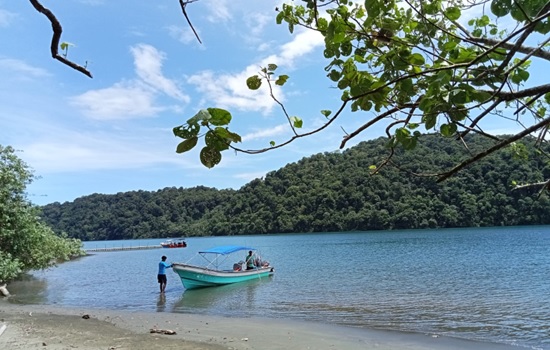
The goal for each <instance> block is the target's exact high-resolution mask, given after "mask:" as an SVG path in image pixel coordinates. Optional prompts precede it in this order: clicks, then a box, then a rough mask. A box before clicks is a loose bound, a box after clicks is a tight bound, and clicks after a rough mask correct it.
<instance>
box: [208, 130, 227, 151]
mask: <svg viewBox="0 0 550 350" xmlns="http://www.w3.org/2000/svg"><path fill="white" fill-rule="evenodd" d="M216 129H222V130H225V129H223V128H216ZM216 131H217V130H216ZM216 131H213V130H210V131H208V132H207V133H206V135H204V142H205V143H206V146H207V147H210V148H213V149H216V150H218V151H224V150H226V149H228V148H229V145H228V144H227V142H226V141H225V138H224V137H223V136H222V135H220V133H218V132H216Z"/></svg>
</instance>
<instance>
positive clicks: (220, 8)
mask: <svg viewBox="0 0 550 350" xmlns="http://www.w3.org/2000/svg"><path fill="white" fill-rule="evenodd" d="M205 5H206V7H207V9H208V12H209V14H208V15H207V16H206V19H207V20H208V21H210V22H213V23H217V22H226V21H229V20H230V19H231V13H230V11H229V0H216V1H207V2H205Z"/></svg>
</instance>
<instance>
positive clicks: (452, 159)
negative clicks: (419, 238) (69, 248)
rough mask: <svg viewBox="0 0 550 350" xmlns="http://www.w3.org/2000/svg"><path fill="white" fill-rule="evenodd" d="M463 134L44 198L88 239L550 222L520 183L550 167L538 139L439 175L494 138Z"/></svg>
mask: <svg viewBox="0 0 550 350" xmlns="http://www.w3.org/2000/svg"><path fill="white" fill-rule="evenodd" d="M503 137H505V136H503ZM465 141H466V145H467V147H465V145H464V144H463V143H462V142H461V141H455V142H449V138H443V137H441V136H438V135H427V137H425V138H423V139H422V140H421V141H419V143H418V145H417V147H416V149H415V150H414V151H406V150H392V149H391V147H388V144H387V139H384V138H379V139H375V140H371V141H365V142H362V143H360V144H358V145H357V146H355V147H352V148H350V149H347V150H345V151H343V152H339V151H338V152H326V153H322V154H316V155H313V156H310V157H306V158H303V159H301V160H300V161H298V162H295V163H290V164H288V165H286V166H284V167H283V168H281V169H279V170H276V171H273V172H270V173H268V174H266V176H265V177H264V178H262V179H255V180H253V181H251V182H250V183H248V184H246V185H244V186H243V187H242V188H240V189H239V190H230V189H229V190H217V189H214V188H207V187H195V188H187V189H184V188H175V187H171V188H164V189H161V190H158V191H153V192H150V191H131V192H124V193H118V194H114V195H105V194H92V195H89V196H85V197H81V198H78V199H76V200H75V201H73V202H65V203H58V202H56V203H52V204H48V205H46V206H43V207H42V208H41V209H42V217H43V219H44V221H45V222H46V223H47V224H49V225H50V226H51V227H52V228H53V229H54V230H55V231H56V232H63V233H64V234H66V235H68V236H69V237H73V238H78V239H81V240H112V239H139V238H161V237H176V236H211V235H243V234H271V233H300V232H334V231H369V230H392V229H425V228H452V227H481V226H512V225H535V224H548V223H550V215H548V213H550V201H549V200H548V196H547V195H546V194H545V193H544V192H543V193H542V194H541V193H540V192H539V189H540V187H539V188H537V187H536V186H527V187H520V186H519V185H521V184H534V183H540V182H542V181H544V179H548V178H549V177H550V167H549V165H548V163H547V161H546V159H545V158H544V157H541V156H540V154H539V151H538V149H537V148H536V147H534V145H535V142H536V140H535V139H531V138H526V139H525V140H523V141H522V142H521V143H514V144H512V145H511V146H509V147H507V148H506V149H505V150H504V151H501V152H498V153H496V154H493V155H491V156H489V157H486V158H484V159H482V160H480V161H478V162H476V163H474V164H472V165H471V166H469V167H467V168H466V169H464V170H462V171H461V172H459V173H458V174H456V175H455V176H453V177H451V178H450V179H448V180H446V181H444V182H441V183H438V182H437V179H436V176H433V175H435V174H439V173H442V172H444V171H445V170H448V169H449V168H450V167H452V166H453V165H454V164H456V163H457V162H460V161H461V160H463V159H468V158H470V157H471V156H472V155H473V154H476V153H477V152H478V151H481V150H484V149H487V148H488V147H490V146H491V142H492V141H491V140H490V139H487V138H485V137H481V136H477V135H469V136H468V137H466V139H465ZM391 152H395V153H394V154H393V155H392V156H391V158H388V156H389V154H390V153H391ZM380 164H385V165H384V166H383V167H377V165H380ZM430 175H432V176H430Z"/></svg>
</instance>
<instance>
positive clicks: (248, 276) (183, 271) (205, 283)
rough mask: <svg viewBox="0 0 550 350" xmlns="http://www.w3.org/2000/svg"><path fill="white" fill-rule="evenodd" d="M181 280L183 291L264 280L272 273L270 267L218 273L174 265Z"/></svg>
mask: <svg viewBox="0 0 550 350" xmlns="http://www.w3.org/2000/svg"><path fill="white" fill-rule="evenodd" d="M172 268H173V270H174V272H176V273H177V274H178V275H179V277H180V278H181V282H182V284H183V286H184V287H185V289H195V288H205V287H214V286H222V285H225V284H232V283H238V282H244V281H250V280H255V279H261V278H266V277H268V276H270V275H272V274H273V273H274V269H273V267H271V266H267V267H260V268H256V269H253V270H243V271H218V270H211V269H207V268H204V267H199V266H194V265H186V264H180V263H174V264H173V266H172Z"/></svg>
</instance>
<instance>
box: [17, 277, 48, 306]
mask: <svg viewBox="0 0 550 350" xmlns="http://www.w3.org/2000/svg"><path fill="white" fill-rule="evenodd" d="M8 290H9V292H10V297H9V298H10V299H9V300H10V302H12V303H16V304H46V303H47V301H48V281H47V280H46V279H45V278H38V277H36V276H33V275H31V274H28V273H25V274H23V275H21V276H20V277H19V278H18V279H17V280H16V281H12V282H10V284H9V285H8Z"/></svg>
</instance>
